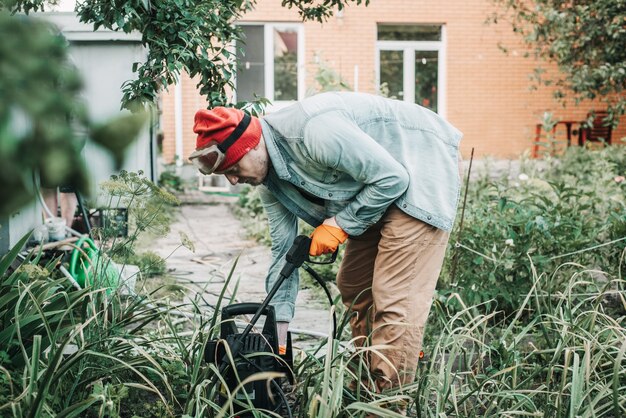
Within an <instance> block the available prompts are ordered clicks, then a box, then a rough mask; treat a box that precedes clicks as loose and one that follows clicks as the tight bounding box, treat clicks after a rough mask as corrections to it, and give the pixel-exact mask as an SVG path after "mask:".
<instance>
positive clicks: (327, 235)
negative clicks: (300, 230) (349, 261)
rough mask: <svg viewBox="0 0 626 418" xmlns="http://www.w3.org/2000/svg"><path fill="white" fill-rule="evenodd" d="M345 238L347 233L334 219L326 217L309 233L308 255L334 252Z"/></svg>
mask: <svg viewBox="0 0 626 418" xmlns="http://www.w3.org/2000/svg"><path fill="white" fill-rule="evenodd" d="M346 239H348V234H346V232H345V231H344V230H343V229H341V228H340V227H339V225H337V222H335V219H334V218H330V219H327V220H325V221H324V223H323V224H321V225H320V226H318V227H317V228H315V230H314V231H313V234H311V248H310V249H309V255H312V256H318V255H322V254H328V253H334V252H335V251H336V250H337V247H338V246H339V244H343V243H344V242H345V241H346Z"/></svg>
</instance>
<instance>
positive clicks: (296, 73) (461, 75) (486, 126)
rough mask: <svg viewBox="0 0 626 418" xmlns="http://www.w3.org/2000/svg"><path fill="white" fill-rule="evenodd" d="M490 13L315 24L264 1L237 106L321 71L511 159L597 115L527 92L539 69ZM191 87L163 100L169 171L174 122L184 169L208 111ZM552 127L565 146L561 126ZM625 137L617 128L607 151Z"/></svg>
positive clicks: (479, 7)
mask: <svg viewBox="0 0 626 418" xmlns="http://www.w3.org/2000/svg"><path fill="white" fill-rule="evenodd" d="M493 12H494V5H493V3H492V2H491V1H490V0H476V1H471V2H468V1H464V0H447V1H435V0H384V1H383V0H374V1H372V2H371V3H370V5H369V6H367V7H365V6H354V5H352V6H350V7H348V8H346V9H345V10H344V11H343V13H339V14H336V15H335V16H334V17H332V18H331V19H329V20H328V21H327V22H325V23H324V24H320V23H317V22H306V23H302V22H301V21H300V19H299V16H298V14H297V12H296V11H294V10H288V9H286V8H283V7H281V0H261V1H259V2H258V3H257V5H256V10H254V11H252V12H250V13H248V14H247V15H246V16H245V17H244V19H242V20H241V21H240V22H238V24H240V25H242V26H243V30H244V33H245V34H246V35H247V41H246V45H245V49H246V55H245V56H243V57H240V59H239V64H240V65H239V67H240V70H239V71H238V74H237V88H236V95H237V97H236V98H237V99H239V100H244V99H246V98H250V97H252V94H253V93H257V94H260V95H264V96H265V97H268V98H270V99H271V100H272V101H273V102H274V105H273V106H272V107H271V108H270V109H269V111H271V110H272V109H274V108H277V107H281V106H284V105H285V104H288V103H291V102H292V101H293V100H296V99H301V98H303V97H305V96H306V95H308V94H312V93H313V92H316V91H319V90H320V85H319V83H318V82H316V79H315V78H316V76H317V75H320V69H321V68H327V69H330V70H332V72H334V73H336V75H338V76H340V77H341V79H342V80H343V81H344V82H345V83H346V84H347V85H349V86H350V88H351V89H353V90H358V91H362V92H369V93H378V92H379V86H380V84H381V83H385V89H386V91H387V94H388V95H390V96H394V97H396V98H398V99H402V100H408V101H414V102H416V103H419V104H422V105H426V106H428V107H431V108H433V109H435V110H436V111H437V112H439V113H440V114H442V115H443V116H444V117H445V118H446V119H448V120H449V121H450V122H451V123H452V124H454V125H455V126H456V127H457V128H459V129H460V130H461V131H462V132H463V133H464V135H465V136H464V140H463V142H462V151H463V154H464V155H465V156H466V157H467V156H468V155H469V150H470V149H471V148H472V147H473V148H475V152H476V155H477V156H487V155H489V156H495V157H500V158H510V157H517V156H519V155H521V154H522V153H523V152H525V151H532V148H533V142H534V138H535V130H536V126H537V124H538V123H540V122H541V119H542V115H543V114H544V112H546V111H550V112H553V114H554V115H555V116H556V117H557V118H558V119H561V120H571V121H582V120H584V119H585V118H586V115H587V113H588V111H589V110H591V109H592V108H594V106H593V105H592V104H591V103H583V104H581V105H580V106H578V107H575V106H573V105H569V106H567V107H565V108H564V107H563V106H562V105H561V104H559V103H557V102H556V101H555V100H554V99H553V98H552V91H551V90H550V89H549V88H545V87H540V88H539V89H538V90H531V89H530V87H531V82H530V79H529V76H530V74H531V73H532V70H533V68H535V66H536V64H537V63H536V62H535V61H533V59H530V58H526V57H524V53H525V49H524V46H523V45H522V42H521V40H520V38H519V35H517V34H515V33H513V31H512V30H511V26H510V25H509V24H508V23H500V24H497V25H494V24H486V23H485V22H486V20H487V18H488V16H490V15H491V14H492V13H493ZM499 45H505V46H506V47H507V48H508V54H505V53H503V52H502V50H501V48H499ZM195 85H196V83H195V81H193V80H190V79H189V78H185V77H183V78H182V80H181V83H180V85H179V88H178V93H176V88H175V87H174V86H171V87H170V88H169V91H168V92H166V93H165V94H164V95H163V97H162V100H163V102H162V111H163V114H162V120H161V122H162V129H163V134H164V144H163V157H164V160H165V161H166V162H173V161H174V159H175V155H176V153H177V151H176V116H177V115H178V120H179V134H178V137H179V138H182V140H180V139H179V145H178V147H179V149H178V153H179V154H182V156H183V157H184V160H186V157H187V156H188V155H189V154H190V153H191V152H192V151H193V148H194V144H195V135H194V133H193V132H192V126H193V116H194V113H195V111H196V110H197V109H199V108H203V107H206V103H205V101H204V100H203V98H202V97H200V96H199V95H198V93H197V92H196V89H195ZM177 100H178V104H176V102H177ZM595 109H596V110H601V105H600V104H597V105H596V106H595ZM558 127H559V130H558V132H557V134H558V136H559V137H560V138H564V136H565V125H564V124H561V125H559V126H558ZM576 128H577V125H576V124H574V125H573V126H572V129H574V130H575V129H576ZM624 136H626V127H625V124H624V123H621V124H620V127H619V128H618V129H617V130H614V131H613V134H612V138H613V142H614V143H615V142H619V138H622V137H624ZM576 140H577V136H575V135H573V141H574V142H575V141H576ZM181 145H182V147H181Z"/></svg>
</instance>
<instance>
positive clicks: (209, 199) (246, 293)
mask: <svg viewBox="0 0 626 418" xmlns="http://www.w3.org/2000/svg"><path fill="white" fill-rule="evenodd" d="M179 198H180V199H181V202H182V204H181V206H180V207H179V208H178V213H177V214H176V216H175V221H174V223H173V224H172V225H171V231H170V233H169V234H168V235H167V236H165V237H163V238H159V239H156V240H154V241H152V242H150V243H148V245H147V246H146V248H145V249H146V250H151V251H154V252H156V253H157V254H159V255H160V256H161V257H163V258H166V262H167V268H168V269H169V273H168V276H170V277H172V278H174V280H175V281H176V282H177V283H178V284H183V285H187V286H188V287H189V291H188V296H189V295H193V292H202V293H203V294H204V297H205V299H206V300H207V302H208V303H211V304H212V303H214V302H216V301H217V297H218V295H219V294H220V292H221V290H222V288H223V287H224V284H225V278H226V277H227V276H228V274H229V272H230V271H231V269H232V268H233V263H234V262H235V260H236V259H237V257H239V259H238V261H237V265H236V267H235V270H234V277H233V279H232V280H231V282H230V283H229V286H228V289H227V293H226V297H228V298H230V297H232V296H233V294H235V300H234V302H261V301H262V300H263V299H264V297H265V295H266V293H265V275H266V272H267V270H268V268H269V265H270V261H271V256H270V249H269V247H266V246H264V245H261V244H258V243H257V242H256V241H253V240H251V239H248V238H246V233H245V230H244V228H243V226H242V225H241V222H240V221H239V220H238V219H237V218H236V217H235V216H234V215H233V211H232V208H233V206H234V205H236V202H237V197H232V196H223V195H218V194H207V193H203V192H200V191H197V190H191V191H188V192H186V193H185V194H184V195H182V196H179ZM181 233H182V234H185V235H186V236H187V237H188V238H189V239H190V240H191V241H192V242H193V244H194V245H195V252H192V251H190V250H189V249H187V248H185V247H182V246H181ZM301 274H307V273H306V272H301ZM237 281H239V285H238V286H237V284H236V283H237ZM192 283H193V284H192ZM202 288H204V290H203V289H202ZM331 326H332V319H331V317H330V310H329V307H328V302H326V301H325V300H322V301H318V300H316V298H315V297H314V294H313V292H311V291H310V290H301V291H300V293H299V295H298V299H297V307H296V315H295V317H294V320H293V321H292V322H291V325H290V329H291V331H292V335H293V338H294V346H296V347H298V346H300V347H301V348H304V347H305V346H309V345H310V344H312V343H314V342H315V341H318V340H319V339H320V337H322V336H324V335H327V334H328V333H329V329H330V328H329V327H331Z"/></svg>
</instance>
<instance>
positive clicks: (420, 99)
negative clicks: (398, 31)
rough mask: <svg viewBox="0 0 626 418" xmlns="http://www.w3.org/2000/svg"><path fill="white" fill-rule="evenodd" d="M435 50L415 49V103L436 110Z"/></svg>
mask: <svg viewBox="0 0 626 418" xmlns="http://www.w3.org/2000/svg"><path fill="white" fill-rule="evenodd" d="M438 63H439V55H438V53H437V51H415V103H417V104H418V105H421V106H424V107H427V108H429V109H430V110H432V111H433V112H437V73H438V71H437V67H438Z"/></svg>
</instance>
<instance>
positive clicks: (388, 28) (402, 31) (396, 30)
mask: <svg viewBox="0 0 626 418" xmlns="http://www.w3.org/2000/svg"><path fill="white" fill-rule="evenodd" d="M378 40H379V41H441V26H440V25H394V24H380V25H378Z"/></svg>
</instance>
